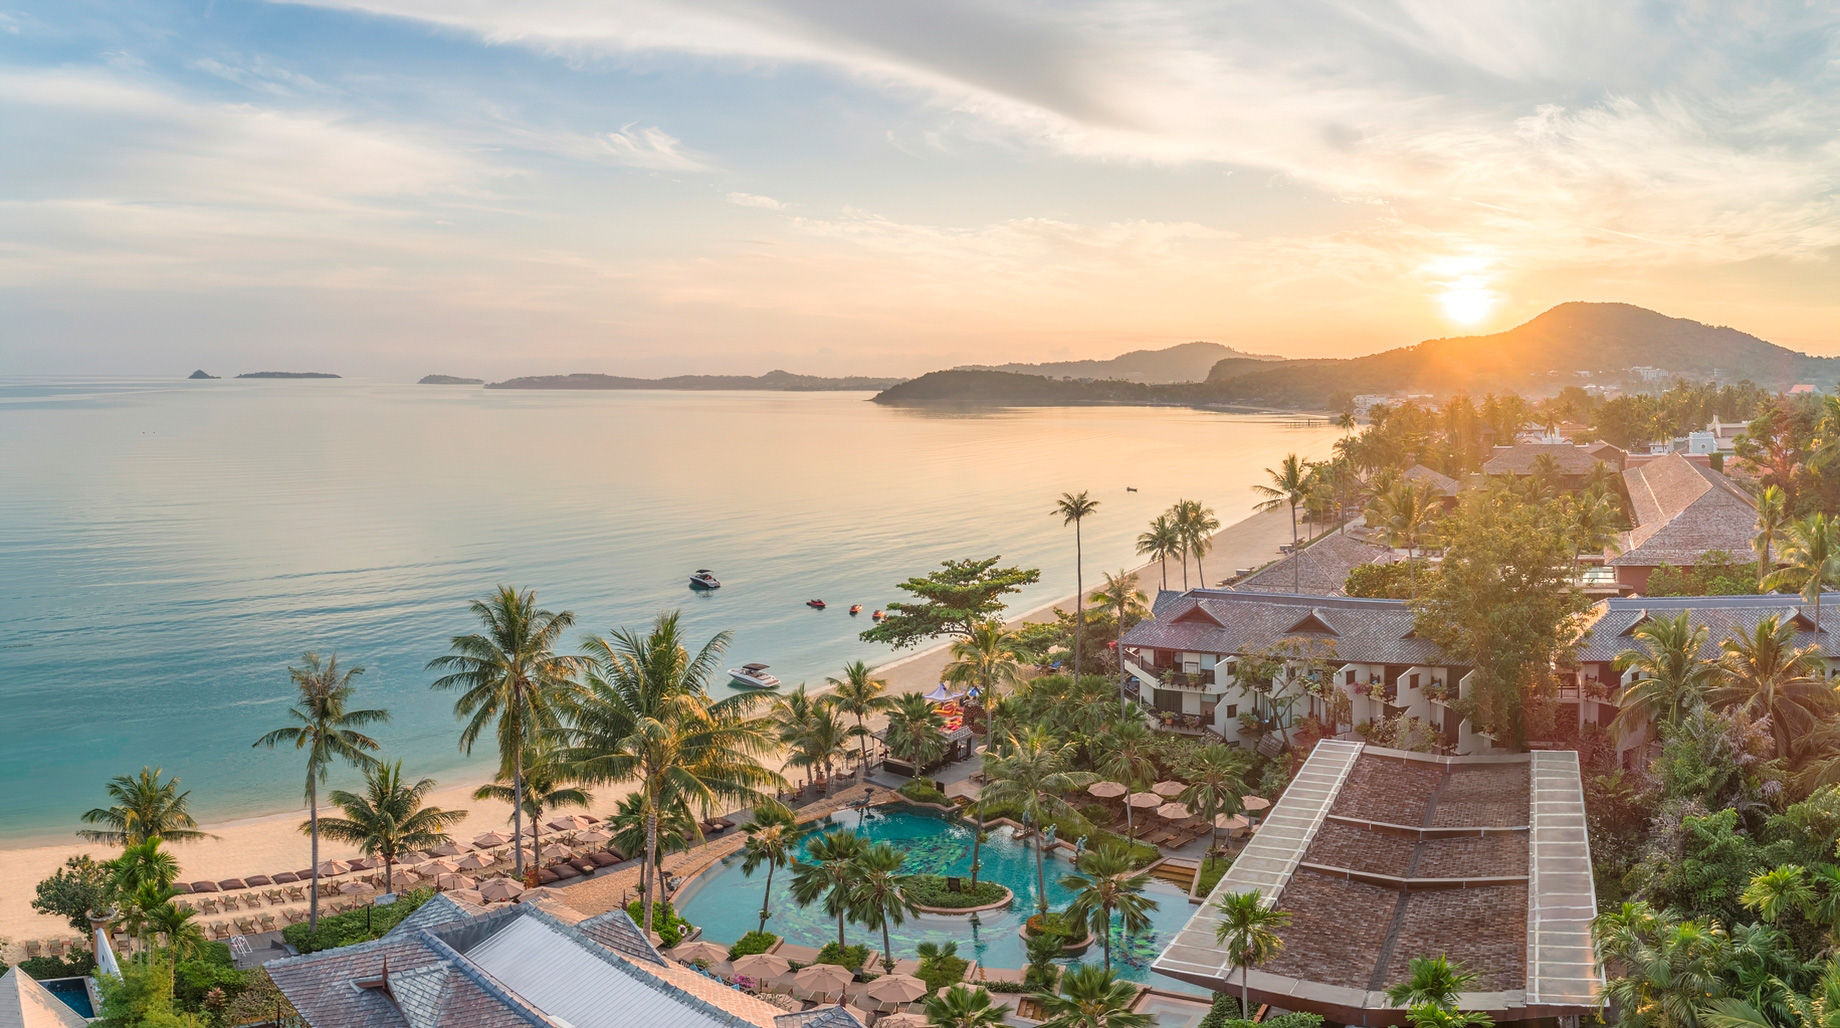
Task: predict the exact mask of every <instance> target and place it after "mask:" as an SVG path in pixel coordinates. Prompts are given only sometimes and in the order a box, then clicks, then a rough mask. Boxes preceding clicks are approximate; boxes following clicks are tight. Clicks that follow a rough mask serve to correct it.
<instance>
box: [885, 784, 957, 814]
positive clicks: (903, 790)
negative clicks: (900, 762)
mask: <svg viewBox="0 0 1840 1028" xmlns="http://www.w3.org/2000/svg"><path fill="white" fill-rule="evenodd" d="M895 791H897V792H899V793H900V794H901V795H903V796H905V797H907V798H908V799H910V800H913V801H914V802H915V803H932V804H936V805H938V806H941V807H949V806H951V805H952V801H951V800H949V799H947V798H946V794H945V793H943V792H940V791H939V790H938V789H935V788H933V785H932V783H931V782H928V781H926V780H924V779H918V778H916V779H914V780H913V781H911V782H908V783H907V784H906V785H903V786H901V787H900V788H899V789H897V790H895Z"/></svg>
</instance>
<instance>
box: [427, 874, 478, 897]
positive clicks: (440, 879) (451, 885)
mask: <svg viewBox="0 0 1840 1028" xmlns="http://www.w3.org/2000/svg"><path fill="white" fill-rule="evenodd" d="M434 887H435V888H437V889H439V890H441V891H442V892H452V891H453V890H455V889H477V888H479V883H478V882H477V881H475V880H473V879H471V878H468V877H467V876H466V875H463V874H455V873H454V872H452V871H449V872H448V873H446V874H442V875H436V876H435V878H434Z"/></svg>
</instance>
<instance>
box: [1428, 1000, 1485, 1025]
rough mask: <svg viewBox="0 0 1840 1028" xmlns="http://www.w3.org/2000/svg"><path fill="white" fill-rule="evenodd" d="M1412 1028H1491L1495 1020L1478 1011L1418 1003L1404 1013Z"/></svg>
mask: <svg viewBox="0 0 1840 1028" xmlns="http://www.w3.org/2000/svg"><path fill="white" fill-rule="evenodd" d="M1406 1023H1407V1024H1409V1025H1411V1026H1412V1028H1493V1026H1494V1024H1495V1019H1494V1018H1493V1017H1490V1016H1489V1015H1488V1014H1486V1013H1484V1012H1483V1011H1480V1010H1448V1009H1445V1008H1444V1007H1440V1006H1438V1005H1437V1004H1435V1003H1420V1004H1419V1005H1418V1006H1415V1007H1412V1008H1411V1009H1409V1010H1407V1011H1406Z"/></svg>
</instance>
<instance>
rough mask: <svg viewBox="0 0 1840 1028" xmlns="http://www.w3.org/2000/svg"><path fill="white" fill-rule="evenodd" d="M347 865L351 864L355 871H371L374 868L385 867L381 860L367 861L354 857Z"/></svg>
mask: <svg viewBox="0 0 1840 1028" xmlns="http://www.w3.org/2000/svg"><path fill="white" fill-rule="evenodd" d="M345 863H346V864H349V865H350V866H351V869H352V870H353V871H369V870H370V869H371V868H373V867H382V866H383V861H381V860H366V859H365V858H363V857H353V858H351V859H350V860H347V861H346V862H345Z"/></svg>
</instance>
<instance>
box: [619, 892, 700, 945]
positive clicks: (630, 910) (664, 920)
mask: <svg viewBox="0 0 1840 1028" xmlns="http://www.w3.org/2000/svg"><path fill="white" fill-rule="evenodd" d="M626 915H627V916H628V917H630V918H632V919H633V924H636V925H643V924H645V901H644V897H640V898H639V899H636V900H633V901H632V902H631V903H628V904H626ZM690 928H691V925H690V922H688V921H686V920H684V918H683V915H682V914H679V913H678V912H677V909H676V908H675V907H673V906H671V901H670V900H667V899H661V900H658V901H656V902H654V903H653V904H652V931H654V932H657V933H658V938H659V939H661V940H662V946H663V948H665V949H670V948H671V947H672V946H675V945H677V944H678V943H680V942H682V941H684V936H685V935H688V934H689V933H690Z"/></svg>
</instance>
